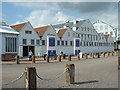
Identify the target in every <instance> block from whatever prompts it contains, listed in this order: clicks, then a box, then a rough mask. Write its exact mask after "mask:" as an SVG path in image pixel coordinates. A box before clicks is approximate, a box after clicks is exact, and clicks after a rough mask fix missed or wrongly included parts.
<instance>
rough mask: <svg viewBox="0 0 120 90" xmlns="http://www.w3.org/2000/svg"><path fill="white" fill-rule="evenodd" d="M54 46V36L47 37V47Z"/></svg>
mask: <svg viewBox="0 0 120 90" xmlns="http://www.w3.org/2000/svg"><path fill="white" fill-rule="evenodd" d="M54 46H55V38H54V37H49V47H54Z"/></svg>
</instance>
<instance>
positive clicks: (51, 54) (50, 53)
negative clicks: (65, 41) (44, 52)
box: [48, 50, 56, 56]
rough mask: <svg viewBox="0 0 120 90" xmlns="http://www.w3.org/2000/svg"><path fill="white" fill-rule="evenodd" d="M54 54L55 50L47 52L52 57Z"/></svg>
mask: <svg viewBox="0 0 120 90" xmlns="http://www.w3.org/2000/svg"><path fill="white" fill-rule="evenodd" d="M55 54H56V50H48V55H49V56H54V55H55Z"/></svg>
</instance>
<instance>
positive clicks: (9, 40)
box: [5, 37, 17, 52]
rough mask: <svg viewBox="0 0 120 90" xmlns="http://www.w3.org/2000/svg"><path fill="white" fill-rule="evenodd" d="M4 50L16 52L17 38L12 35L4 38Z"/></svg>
mask: <svg viewBox="0 0 120 90" xmlns="http://www.w3.org/2000/svg"><path fill="white" fill-rule="evenodd" d="M5 51H6V52H17V40H16V38H13V37H6V38H5Z"/></svg>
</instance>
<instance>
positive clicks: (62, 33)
mask: <svg viewBox="0 0 120 90" xmlns="http://www.w3.org/2000/svg"><path fill="white" fill-rule="evenodd" d="M66 31H67V28H64V29H60V30H59V32H58V33H57V34H58V37H62V36H63V35H64V33H65V32H66Z"/></svg>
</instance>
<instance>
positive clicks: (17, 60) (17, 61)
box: [15, 55, 20, 64]
mask: <svg viewBox="0 0 120 90" xmlns="http://www.w3.org/2000/svg"><path fill="white" fill-rule="evenodd" d="M15 58H16V64H20V63H19V56H18V55H17V56H16V57H15Z"/></svg>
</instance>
